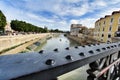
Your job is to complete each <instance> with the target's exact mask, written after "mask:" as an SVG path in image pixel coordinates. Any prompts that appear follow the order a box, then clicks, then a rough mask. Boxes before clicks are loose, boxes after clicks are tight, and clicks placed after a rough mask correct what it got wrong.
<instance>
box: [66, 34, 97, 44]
mask: <svg viewBox="0 0 120 80" xmlns="http://www.w3.org/2000/svg"><path fill="white" fill-rule="evenodd" d="M67 37H68V38H70V39H72V40H74V41H76V42H78V43H79V44H81V45H86V44H93V43H97V41H95V40H94V39H91V38H89V36H81V37H77V36H71V35H67Z"/></svg>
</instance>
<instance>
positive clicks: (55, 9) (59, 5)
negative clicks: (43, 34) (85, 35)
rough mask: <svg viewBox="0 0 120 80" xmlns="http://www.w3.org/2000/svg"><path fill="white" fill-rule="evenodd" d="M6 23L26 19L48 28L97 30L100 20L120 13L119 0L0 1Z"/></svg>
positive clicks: (0, 8)
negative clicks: (73, 26) (86, 28)
mask: <svg viewBox="0 0 120 80" xmlns="http://www.w3.org/2000/svg"><path fill="white" fill-rule="evenodd" d="M0 10H2V12H3V13H4V14H5V16H6V17H7V21H9V22H10V21H11V20H14V19H18V20H23V21H26V22H29V23H32V24H34V25H37V26H41V27H43V26H47V27H48V28H49V29H56V28H58V29H61V30H69V27H70V24H72V23H79V24H83V25H84V26H87V27H88V28H90V27H92V28H93V27H94V23H95V21H96V20H97V19H99V18H101V17H104V16H105V15H110V14H111V13H112V12H113V11H116V10H120V0H0Z"/></svg>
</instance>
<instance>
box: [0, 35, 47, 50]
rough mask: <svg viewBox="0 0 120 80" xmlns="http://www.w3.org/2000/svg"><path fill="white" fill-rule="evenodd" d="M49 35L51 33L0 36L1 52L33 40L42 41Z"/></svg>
mask: <svg viewBox="0 0 120 80" xmlns="http://www.w3.org/2000/svg"><path fill="white" fill-rule="evenodd" d="M47 35H49V33H42V34H29V35H16V36H0V51H2V50H4V49H7V48H11V47H13V46H16V45H19V44H22V43H25V42H28V41H31V40H35V39H40V38H42V37H44V36H47Z"/></svg>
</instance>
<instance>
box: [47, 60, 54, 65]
mask: <svg viewBox="0 0 120 80" xmlns="http://www.w3.org/2000/svg"><path fill="white" fill-rule="evenodd" d="M54 63H55V61H54V60H53V59H48V60H47V61H46V62H45V64H47V65H53V64H54Z"/></svg>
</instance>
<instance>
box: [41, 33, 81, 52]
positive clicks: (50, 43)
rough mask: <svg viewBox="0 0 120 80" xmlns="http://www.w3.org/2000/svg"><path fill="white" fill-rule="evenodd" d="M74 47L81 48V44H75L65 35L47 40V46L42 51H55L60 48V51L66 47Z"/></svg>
mask: <svg viewBox="0 0 120 80" xmlns="http://www.w3.org/2000/svg"><path fill="white" fill-rule="evenodd" d="M73 46H79V44H78V43H76V42H74V41H73V40H70V39H68V38H66V37H65V36H64V35H59V36H57V37H53V38H51V39H49V40H47V42H46V44H45V45H44V46H43V47H42V49H44V50H54V49H55V48H58V49H59V50H63V49H64V48H66V47H73Z"/></svg>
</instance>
